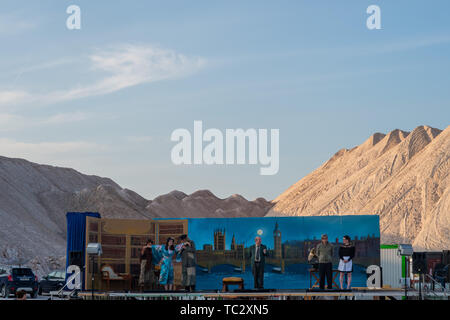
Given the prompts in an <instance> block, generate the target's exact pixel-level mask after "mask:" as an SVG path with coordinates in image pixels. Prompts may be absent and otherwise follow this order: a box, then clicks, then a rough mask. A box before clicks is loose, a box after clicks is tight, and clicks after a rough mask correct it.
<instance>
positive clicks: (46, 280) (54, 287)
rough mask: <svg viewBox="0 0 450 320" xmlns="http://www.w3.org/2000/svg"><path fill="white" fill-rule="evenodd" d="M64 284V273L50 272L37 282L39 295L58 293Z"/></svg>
mask: <svg viewBox="0 0 450 320" xmlns="http://www.w3.org/2000/svg"><path fill="white" fill-rule="evenodd" d="M65 284H66V273H65V272H64V271H53V272H50V273H49V274H48V275H46V276H44V277H42V279H41V281H39V294H43V293H50V292H51V291H59V290H60V289H61V288H62V287H64V285H65Z"/></svg>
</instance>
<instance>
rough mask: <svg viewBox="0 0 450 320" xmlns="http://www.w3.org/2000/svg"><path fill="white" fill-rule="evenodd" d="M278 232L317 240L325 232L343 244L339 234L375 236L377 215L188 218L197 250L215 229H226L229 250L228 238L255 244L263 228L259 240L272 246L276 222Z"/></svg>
mask: <svg viewBox="0 0 450 320" xmlns="http://www.w3.org/2000/svg"><path fill="white" fill-rule="evenodd" d="M276 222H278V229H279V230H280V231H281V240H282V242H283V243H284V242H285V241H289V240H305V239H314V237H315V238H316V239H320V236H321V235H322V234H323V233H326V234H328V239H329V241H330V242H335V241H336V238H337V239H338V240H339V242H340V243H342V237H343V236H344V235H349V236H350V237H351V238H352V239H354V238H355V236H357V237H358V238H361V237H367V236H369V235H370V236H372V235H375V237H379V236H380V228H379V217H378V216H376V215H359V216H335V217H331V216H326V217H265V218H231V219H227V218H204V219H202V218H195V219H188V233H189V237H190V238H192V239H193V240H194V241H195V244H196V246H197V249H202V248H203V245H204V244H212V245H213V244H214V230H216V229H221V230H223V229H224V230H225V245H226V249H230V245H231V239H232V237H233V235H234V236H235V239H236V243H238V244H241V243H243V244H244V245H245V246H246V247H249V246H251V245H252V244H254V239H255V237H256V236H257V235H258V230H261V231H262V234H260V236H261V240H262V242H263V244H265V245H267V246H268V247H269V248H273V231H274V228H275V223H276Z"/></svg>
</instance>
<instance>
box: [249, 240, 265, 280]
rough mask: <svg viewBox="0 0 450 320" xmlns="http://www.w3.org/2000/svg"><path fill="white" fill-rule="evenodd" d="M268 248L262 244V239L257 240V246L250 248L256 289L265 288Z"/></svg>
mask: <svg viewBox="0 0 450 320" xmlns="http://www.w3.org/2000/svg"><path fill="white" fill-rule="evenodd" d="M266 255H267V247H266V246H265V245H263V244H261V237H256V238H255V244H254V245H252V246H251V247H250V262H251V264H252V273H253V279H254V283H255V289H262V288H264V266H265V264H266Z"/></svg>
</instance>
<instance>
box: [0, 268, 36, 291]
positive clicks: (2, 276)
mask: <svg viewBox="0 0 450 320" xmlns="http://www.w3.org/2000/svg"><path fill="white" fill-rule="evenodd" d="M38 287H39V283H38V279H37V277H36V275H35V274H34V273H33V271H32V270H31V269H30V268H25V267H0V295H1V296H2V297H3V298H8V297H9V296H10V295H14V294H16V292H17V291H19V290H23V291H25V292H26V293H29V294H30V296H31V298H36V297H37V295H38Z"/></svg>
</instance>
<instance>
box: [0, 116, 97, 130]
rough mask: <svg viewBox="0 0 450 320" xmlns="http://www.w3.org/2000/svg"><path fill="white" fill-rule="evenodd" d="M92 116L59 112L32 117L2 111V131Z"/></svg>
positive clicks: (75, 120) (79, 120)
mask: <svg viewBox="0 0 450 320" xmlns="http://www.w3.org/2000/svg"><path fill="white" fill-rule="evenodd" d="M90 118H93V116H92V114H89V113H85V112H67V113H58V114H54V115H51V116H47V117H30V116H22V115H18V114H12V113H0V132H1V131H3V132H5V131H15V130H20V129H24V128H36V127H42V126H48V125H62V124H67V123H74V122H81V121H85V120H88V119H90Z"/></svg>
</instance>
